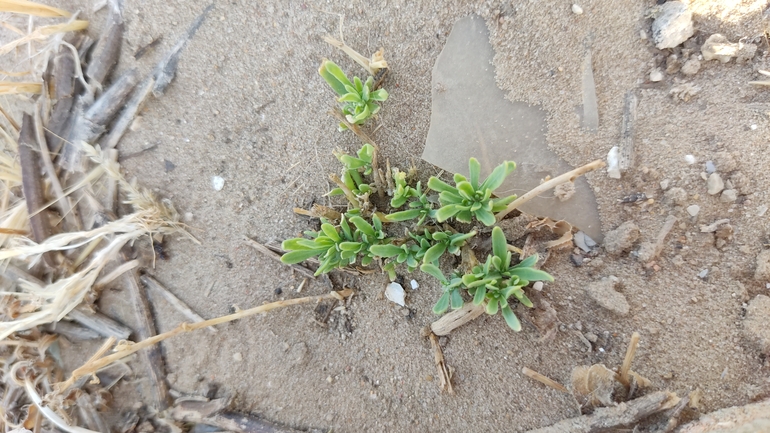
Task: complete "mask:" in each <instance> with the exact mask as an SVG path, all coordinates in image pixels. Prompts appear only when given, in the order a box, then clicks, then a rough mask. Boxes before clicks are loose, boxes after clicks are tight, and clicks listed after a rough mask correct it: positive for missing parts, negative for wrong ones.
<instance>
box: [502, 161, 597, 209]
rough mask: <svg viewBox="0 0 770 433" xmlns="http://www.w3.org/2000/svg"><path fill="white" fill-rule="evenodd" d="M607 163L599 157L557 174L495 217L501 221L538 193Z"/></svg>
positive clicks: (570, 180) (573, 179)
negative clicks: (559, 174)
mask: <svg viewBox="0 0 770 433" xmlns="http://www.w3.org/2000/svg"><path fill="white" fill-rule="evenodd" d="M605 165H607V164H606V163H605V162H604V161H602V160H601V159H597V160H596V161H594V162H591V163H589V164H586V165H584V166H582V167H578V168H576V169H574V170H572V171H568V172H566V173H564V174H562V175H561V176H557V177H555V178H553V179H551V180H549V181H548V182H544V183H542V184H540V185H538V186H537V187H535V188H534V189H532V190H531V191H529V192H528V193H526V194H524V195H523V196H521V197H519V198H517V199H516V200H514V201H513V203H511V204H509V205H508V207H507V208H505V210H502V211H500V212H498V213H497V215H496V216H495V217H496V218H497V220H498V221H500V220H502V219H503V218H505V216H506V215H508V214H509V213H511V212H512V211H513V210H514V209H516V208H518V207H519V206H521V205H523V204H524V203H526V202H528V201H530V200H532V199H533V198H535V197H537V196H538V195H540V194H542V193H544V192H546V191H548V190H549V189H551V188H556V187H557V186H559V185H561V184H563V183H567V182H574V181H575V179H577V178H578V177H579V176H582V175H584V174H586V173H588V172H590V171H594V170H596V169H597V168H602V167H604V166H605Z"/></svg>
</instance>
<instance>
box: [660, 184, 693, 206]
mask: <svg viewBox="0 0 770 433" xmlns="http://www.w3.org/2000/svg"><path fill="white" fill-rule="evenodd" d="M664 197H666V200H668V201H670V202H671V203H672V204H673V205H674V206H683V205H684V204H685V202H686V201H687V191H685V190H684V189H682V188H679V187H678V186H675V187H673V188H671V189H670V190H668V191H666V193H665V194H664Z"/></svg>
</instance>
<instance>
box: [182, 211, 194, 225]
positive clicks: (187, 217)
mask: <svg viewBox="0 0 770 433" xmlns="http://www.w3.org/2000/svg"><path fill="white" fill-rule="evenodd" d="M194 217H195V216H194V215H193V213H192V212H185V213H184V220H185V221H187V222H188V223H189V222H190V221H192V220H193V218H194Z"/></svg>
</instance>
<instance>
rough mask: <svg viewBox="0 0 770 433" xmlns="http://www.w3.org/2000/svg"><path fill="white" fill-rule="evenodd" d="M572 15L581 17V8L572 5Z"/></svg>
mask: <svg viewBox="0 0 770 433" xmlns="http://www.w3.org/2000/svg"><path fill="white" fill-rule="evenodd" d="M572 13H573V14H575V15H583V8H581V7H580V6H578V5H576V4H573V5H572Z"/></svg>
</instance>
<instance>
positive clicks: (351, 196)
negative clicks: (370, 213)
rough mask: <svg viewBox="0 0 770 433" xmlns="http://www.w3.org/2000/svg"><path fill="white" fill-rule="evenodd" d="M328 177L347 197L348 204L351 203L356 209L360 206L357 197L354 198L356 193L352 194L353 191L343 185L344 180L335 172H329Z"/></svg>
mask: <svg viewBox="0 0 770 433" xmlns="http://www.w3.org/2000/svg"><path fill="white" fill-rule="evenodd" d="M329 179H330V180H331V181H332V182H334V183H336V184H337V186H338V187H340V189H341V190H342V192H344V193H345V197H347V199H348V201H349V202H350V204H352V205H353V207H354V208H356V209H360V208H361V203H359V201H358V199H357V198H356V195H355V194H353V191H351V190H350V188H348V186H347V185H345V182H343V181H342V179H340V177H339V176H337V175H336V174H330V175H329Z"/></svg>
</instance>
